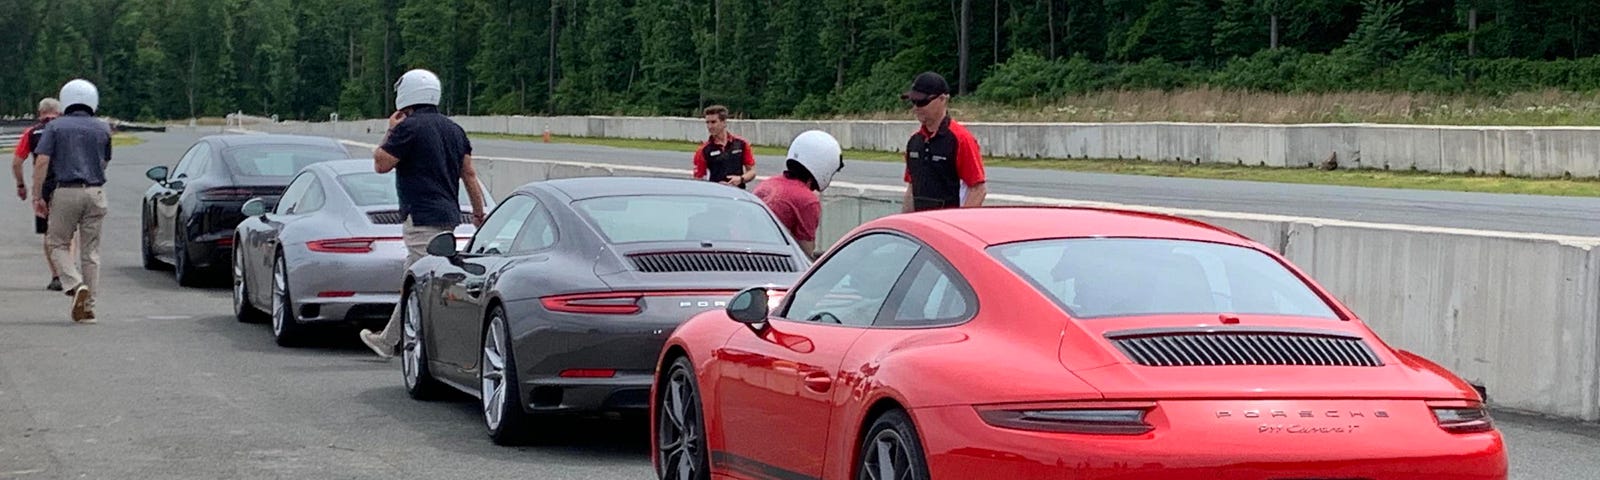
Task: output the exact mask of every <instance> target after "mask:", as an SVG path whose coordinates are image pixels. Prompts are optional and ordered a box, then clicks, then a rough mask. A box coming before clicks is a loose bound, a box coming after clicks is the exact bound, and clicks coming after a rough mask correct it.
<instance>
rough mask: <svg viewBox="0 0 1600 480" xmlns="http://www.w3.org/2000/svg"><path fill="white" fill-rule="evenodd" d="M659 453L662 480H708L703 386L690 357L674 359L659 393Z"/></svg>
mask: <svg viewBox="0 0 1600 480" xmlns="http://www.w3.org/2000/svg"><path fill="white" fill-rule="evenodd" d="M655 401H656V452H657V454H658V455H657V458H660V463H659V464H658V465H656V477H658V478H661V479H662V480H708V479H710V478H711V460H710V457H709V456H708V454H707V451H706V435H705V431H706V428H705V422H704V421H703V420H702V418H703V417H702V416H701V413H702V412H703V410H702V408H701V406H700V387H699V383H698V382H696V381H695V376H694V366H693V365H692V364H691V363H689V359H687V358H684V357H678V358H677V359H675V360H673V362H672V367H671V370H669V371H668V373H667V381H666V383H665V384H663V385H661V388H660V391H659V393H658V394H657V395H656V399H655Z"/></svg>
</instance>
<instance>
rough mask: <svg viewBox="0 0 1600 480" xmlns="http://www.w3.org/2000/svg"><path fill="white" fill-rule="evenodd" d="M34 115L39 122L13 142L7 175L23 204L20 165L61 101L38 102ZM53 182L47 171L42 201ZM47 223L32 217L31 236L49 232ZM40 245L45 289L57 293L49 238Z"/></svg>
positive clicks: (58, 286) (24, 192)
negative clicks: (46, 274) (46, 279)
mask: <svg viewBox="0 0 1600 480" xmlns="http://www.w3.org/2000/svg"><path fill="white" fill-rule="evenodd" d="M36 113H38V115H39V116H38V118H39V122H38V123H35V124H33V125H32V126H29V127H28V129H27V130H23V131H22V138H20V139H18V140H17V149H16V151H14V152H12V159H11V174H12V175H13V176H15V177H17V198H19V199H22V200H24V201H26V200H27V199H28V186H27V182H25V181H24V180H23V176H22V164H23V163H26V162H27V160H28V158H29V157H30V156H32V155H33V147H35V146H38V145H39V138H40V137H43V136H44V126H45V124H46V123H49V122H50V120H53V119H55V118H56V117H59V116H61V101H59V100H56V99H54V98H45V99H44V100H40V101H39V110H38V111H37V112H36ZM55 181H56V177H55V175H51V174H50V173H49V172H46V173H45V180H44V183H45V184H44V199H45V201H46V202H49V201H50V195H51V194H52V193H55ZM49 224H50V222H49V219H47V218H44V217H40V216H38V214H37V213H35V214H34V217H33V231H34V233H38V234H40V235H44V234H45V233H46V230H48V229H49ZM44 245H45V246H44V261H45V264H47V265H49V266H50V284H49V285H46V286H45V288H46V289H49V290H54V291H61V277H60V275H59V272H57V271H56V262H55V261H54V260H52V259H51V258H50V239H49V237H45V240H44Z"/></svg>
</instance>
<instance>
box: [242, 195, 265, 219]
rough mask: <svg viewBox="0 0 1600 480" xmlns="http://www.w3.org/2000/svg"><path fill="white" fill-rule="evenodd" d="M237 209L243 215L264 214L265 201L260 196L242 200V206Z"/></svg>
mask: <svg viewBox="0 0 1600 480" xmlns="http://www.w3.org/2000/svg"><path fill="white" fill-rule="evenodd" d="M239 211H240V212H241V213H244V216H246V217H254V216H258V215H266V214H267V201H266V200H265V199H263V198H261V197H256V198H252V199H250V200H248V201H246V202H244V206H242V207H239Z"/></svg>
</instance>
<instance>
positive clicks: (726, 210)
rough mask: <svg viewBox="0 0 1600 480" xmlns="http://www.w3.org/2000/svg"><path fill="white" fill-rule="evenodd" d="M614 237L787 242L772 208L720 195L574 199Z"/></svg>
mask: <svg viewBox="0 0 1600 480" xmlns="http://www.w3.org/2000/svg"><path fill="white" fill-rule="evenodd" d="M572 205H573V207H574V208H576V209H577V210H578V211H579V212H580V213H582V214H583V215H584V216H585V217H587V218H588V219H589V222H590V223H592V224H594V225H595V227H597V228H598V229H599V230H600V234H601V235H604V236H605V237H606V240H608V241H610V242H611V243H634V242H670V241H707V242H717V241H737V242H752V243H772V244H779V245H782V244H784V243H786V242H785V240H784V237H783V232H782V231H780V230H778V225H777V223H775V222H774V221H773V220H772V215H771V214H769V213H767V210H766V208H764V207H762V206H761V205H760V204H757V203H755V202H747V201H742V200H735V199H731V198H719V197H694V196H674V195H634V196H616V197H600V198H591V199H587V200H580V201H577V202H573V203H572Z"/></svg>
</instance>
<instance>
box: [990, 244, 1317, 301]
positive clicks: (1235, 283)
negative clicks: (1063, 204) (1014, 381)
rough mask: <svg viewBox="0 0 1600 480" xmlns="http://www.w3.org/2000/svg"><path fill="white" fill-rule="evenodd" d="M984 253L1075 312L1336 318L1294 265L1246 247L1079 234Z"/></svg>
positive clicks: (1008, 245)
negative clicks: (1232, 314)
mask: <svg viewBox="0 0 1600 480" xmlns="http://www.w3.org/2000/svg"><path fill="white" fill-rule="evenodd" d="M989 253H990V255H992V256H994V257H995V258H998V259H1000V261H1001V263H1004V264H1005V265H1006V266H1008V267H1010V268H1011V270H1012V271H1013V272H1016V273H1017V274H1018V275H1021V276H1022V277H1023V278H1025V279H1027V280H1028V281H1029V282H1030V283H1032V284H1033V285H1034V287H1035V288H1037V289H1038V290H1039V291H1040V292H1042V293H1044V294H1045V295H1047V296H1049V297H1050V298H1051V299H1053V300H1055V301H1056V303H1057V304H1058V305H1060V306H1061V307H1062V308H1063V309H1065V310H1066V311H1067V313H1069V314H1071V315H1072V316H1073V317H1077V318H1103V317H1126V316H1139V315H1162V314H1220V313H1239V314H1258V315H1284V316H1298V317H1318V318H1329V319H1337V318H1338V315H1337V314H1336V313H1334V311H1333V309H1332V308H1331V307H1330V306H1329V305H1328V304H1327V302H1325V301H1323V299H1322V297H1320V296H1318V295H1317V294H1316V292H1314V291H1312V290H1311V287H1310V286H1308V285H1307V284H1306V283H1305V282H1304V281H1301V280H1300V278H1299V277H1298V276H1296V275H1295V274H1294V272H1291V271H1290V270H1289V269H1288V268H1286V267H1284V265H1283V264H1281V263H1279V262H1278V261H1277V260H1275V259H1273V258H1272V257H1269V256H1267V255H1266V254H1264V253H1261V252H1259V251H1256V250H1252V249H1249V248H1244V247H1238V246H1233V245H1223V244H1216V243H1208V242H1195V241H1185V240H1161V239H1138V238H1082V239H1063V240H1036V241H1029V242H1022V243H1013V244H1006V245H998V246H994V247H990V248H989Z"/></svg>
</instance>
